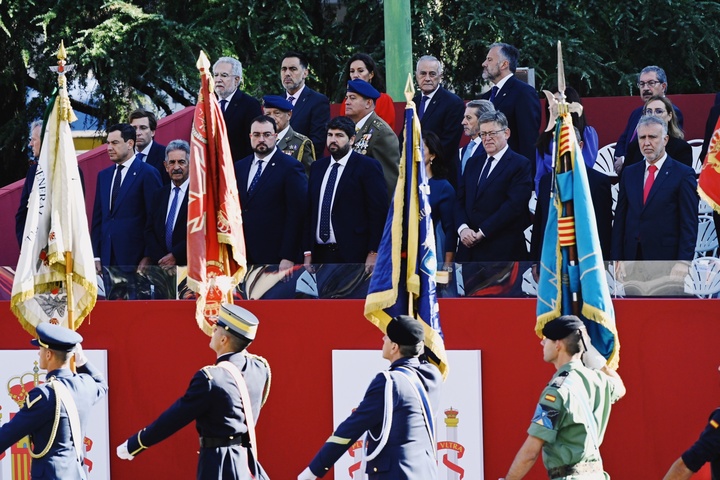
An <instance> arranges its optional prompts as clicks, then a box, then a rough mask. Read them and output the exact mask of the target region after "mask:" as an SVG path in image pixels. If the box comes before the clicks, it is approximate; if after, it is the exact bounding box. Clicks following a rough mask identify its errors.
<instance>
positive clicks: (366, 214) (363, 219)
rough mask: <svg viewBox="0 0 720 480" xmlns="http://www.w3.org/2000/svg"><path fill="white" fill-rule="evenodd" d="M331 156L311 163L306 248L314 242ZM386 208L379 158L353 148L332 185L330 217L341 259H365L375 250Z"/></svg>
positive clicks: (353, 260) (348, 261)
mask: <svg viewBox="0 0 720 480" xmlns="http://www.w3.org/2000/svg"><path fill="white" fill-rule="evenodd" d="M330 160H331V158H330V157H325V158H323V159H321V160H318V161H316V162H315V163H313V164H312V167H310V183H309V186H308V192H309V195H310V207H309V208H310V213H309V215H308V216H309V218H310V221H309V222H308V224H307V225H308V228H306V229H305V242H306V245H305V250H307V251H310V250H312V246H313V245H315V232H316V231H317V228H318V210H319V208H320V202H321V199H320V193H321V189H322V181H323V177H324V176H325V171H326V170H327V169H328V168H329V167H330ZM387 212H388V196H387V190H386V188H385V179H384V178H383V172H382V167H381V166H380V162H378V161H377V160H375V159H374V158H370V157H366V156H364V155H360V154H359V153H357V152H352V153H351V154H350V158H349V159H348V163H347V165H345V170H344V171H343V174H342V176H341V177H340V180H339V181H338V184H337V188H336V189H335V199H334V201H333V207H332V213H331V217H330V221H331V222H332V227H333V231H334V232H335V240H336V241H337V244H338V247H339V249H340V252H339V253H340V256H341V257H342V259H343V262H345V263H365V259H366V257H367V255H368V253H369V252H371V251H374V252H377V250H378V247H379V246H380V239H381V238H382V233H383V229H384V228H385V219H386V217H387Z"/></svg>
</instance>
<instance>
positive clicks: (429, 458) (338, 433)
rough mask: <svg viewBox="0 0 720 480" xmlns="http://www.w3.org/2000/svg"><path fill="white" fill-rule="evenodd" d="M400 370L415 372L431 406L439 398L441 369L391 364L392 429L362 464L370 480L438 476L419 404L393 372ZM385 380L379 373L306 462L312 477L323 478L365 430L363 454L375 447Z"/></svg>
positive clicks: (408, 361) (412, 362) (410, 362)
mask: <svg viewBox="0 0 720 480" xmlns="http://www.w3.org/2000/svg"><path fill="white" fill-rule="evenodd" d="M400 366H405V367H408V368H409V369H411V370H413V371H414V372H416V373H417V375H418V377H419V379H420V381H421V383H422V384H423V386H424V387H425V390H426V391H427V393H428V397H429V399H430V404H431V406H433V408H434V406H435V405H437V403H438V401H439V399H440V385H441V383H442V375H441V374H440V371H439V370H438V369H437V368H436V367H435V366H434V365H431V364H429V363H427V362H421V361H420V360H419V359H418V358H402V359H399V360H397V361H395V362H393V364H392V365H391V366H390V372H391V376H392V378H393V391H392V398H393V416H392V428H391V430H390V435H389V438H388V440H387V444H386V445H385V447H384V448H383V449H382V451H381V452H380V453H379V454H378V455H377V456H376V457H375V458H374V459H373V460H370V461H368V462H367V468H366V470H365V471H366V473H367V474H368V476H369V478H370V479H371V480H428V479H432V478H436V477H437V461H436V459H435V449H434V445H433V444H432V442H431V441H430V437H429V435H428V432H427V429H426V426H425V420H424V418H423V414H422V407H421V405H420V401H419V400H418V399H417V397H416V395H417V394H416V393H415V392H414V391H413V388H414V387H413V386H412V385H411V384H410V383H409V382H407V381H405V380H403V379H399V378H398V377H397V376H399V375H403V374H402V373H399V372H398V373H396V374H395V375H393V374H392V371H393V370H395V369H397V368H398V367H400ZM384 397H385V376H384V375H383V374H382V373H380V374H378V375H377V376H376V377H375V378H374V379H373V381H372V382H371V383H370V386H369V387H368V389H367V392H365V397H364V398H363V400H362V401H361V402H360V405H359V406H358V407H357V409H355V411H353V413H352V414H351V415H350V416H349V417H348V418H347V419H345V421H343V422H342V423H341V424H340V425H339V426H338V428H337V429H336V430H335V432H334V433H333V434H332V436H331V437H330V438H328V440H327V442H326V443H325V445H323V447H322V448H321V449H320V451H319V452H318V454H317V455H316V456H315V458H314V459H313V460H312V462H310V470H312V472H313V474H315V475H317V476H319V477H322V476H323V475H325V473H326V472H327V471H328V470H329V469H330V467H332V465H333V464H334V463H335V462H336V461H337V460H338V459H339V458H340V457H341V456H342V455H343V453H345V451H346V450H347V449H348V448H349V447H350V446H351V445H352V444H353V443H355V441H356V440H357V439H358V438H359V437H360V436H361V435H362V434H364V433H365V432H366V431H369V432H370V434H369V435H368V437H367V440H368V452H369V453H370V454H371V453H372V452H373V451H374V450H375V449H376V448H377V446H378V441H376V440H374V439H379V438H380V437H381V434H382V424H383V414H384V409H385V398H384Z"/></svg>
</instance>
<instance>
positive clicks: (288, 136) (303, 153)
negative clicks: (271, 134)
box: [263, 95, 315, 176]
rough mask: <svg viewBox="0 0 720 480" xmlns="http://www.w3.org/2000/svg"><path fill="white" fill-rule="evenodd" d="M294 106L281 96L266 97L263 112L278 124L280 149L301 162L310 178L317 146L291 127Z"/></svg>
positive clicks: (278, 146)
mask: <svg viewBox="0 0 720 480" xmlns="http://www.w3.org/2000/svg"><path fill="white" fill-rule="evenodd" d="M292 109H293V104H292V103H290V102H288V101H287V100H285V98H283V97H281V96H280V95H265V96H264V97H263V111H264V112H265V115H267V116H269V117H272V118H273V119H274V120H275V123H276V124H277V131H278V134H277V143H276V146H277V148H278V149H280V150H282V152H283V153H284V154H285V155H290V156H291V157H293V158H294V159H296V160H300V161H301V162H302V164H303V166H304V167H305V175H307V176H310V165H312V162H314V161H315V146H314V145H313V143H312V140H310V139H309V138H308V137H306V136H305V135H301V134H299V133H297V132H296V131H295V130H293V128H292V127H291V126H290V119H291V118H292Z"/></svg>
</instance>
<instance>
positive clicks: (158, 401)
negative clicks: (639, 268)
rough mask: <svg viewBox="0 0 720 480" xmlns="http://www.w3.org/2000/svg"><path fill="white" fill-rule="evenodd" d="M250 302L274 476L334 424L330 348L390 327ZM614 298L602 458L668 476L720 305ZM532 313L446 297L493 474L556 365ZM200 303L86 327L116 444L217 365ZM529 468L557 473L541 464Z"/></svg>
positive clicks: (448, 334)
mask: <svg viewBox="0 0 720 480" xmlns="http://www.w3.org/2000/svg"><path fill="white" fill-rule="evenodd" d="M242 305H243V306H245V307H247V308H249V309H251V310H252V311H253V312H255V313H256V314H257V315H258V317H259V318H260V320H261V326H260V330H259V333H258V338H257V340H256V342H255V343H254V344H253V345H252V348H251V351H253V352H254V353H257V354H260V355H263V356H265V357H266V358H267V359H268V361H269V362H270V364H271V366H272V374H273V377H272V390H271V393H270V398H269V400H268V403H267V405H266V406H265V408H264V409H263V410H262V415H261V418H260V422H259V426H258V428H259V431H258V443H259V453H260V459H261V460H262V463H263V465H264V466H265V468H266V469H267V471H268V473H269V475H270V477H271V478H273V479H275V480H278V479H282V480H285V479H291V478H295V477H296V476H297V474H298V473H299V472H300V471H301V470H302V469H303V468H304V467H305V466H306V465H307V463H308V462H309V461H310V459H311V458H312V456H313V455H314V453H315V452H316V450H317V449H318V448H319V447H320V446H321V445H322V443H323V442H324V440H325V439H326V438H327V436H328V435H329V434H330V433H331V430H332V408H331V407H332V397H331V395H332V390H331V367H332V366H331V351H332V350H333V349H377V350H378V355H380V348H381V333H380V332H379V331H378V330H377V329H376V328H375V327H374V326H372V325H371V324H370V323H369V322H367V321H366V320H364V317H363V316H362V310H363V302H362V301H358V300H335V301H320V300H318V301H313V300H307V301H261V302H244V303H243V304H242ZM615 306H616V312H617V318H618V325H619V329H620V334H621V342H622V349H621V360H620V373H621V375H622V376H623V378H624V380H625V383H626V385H627V387H628V395H627V396H626V397H625V398H624V399H623V400H621V401H620V403H618V404H617V405H616V407H615V409H614V410H613V414H612V418H611V422H610V427H609V428H608V431H607V434H606V437H605V441H604V443H603V446H602V448H601V450H602V453H603V458H604V460H605V467H606V470H607V471H608V472H610V474H611V475H612V478H613V479H615V480H625V479H627V480H631V479H632V480H636V479H640V478H643V479H646V478H662V475H663V474H664V472H665V471H666V470H667V468H669V466H670V464H671V463H672V462H673V461H674V460H675V459H676V458H677V457H678V455H679V454H680V453H682V451H683V450H684V449H685V448H686V447H687V446H689V445H690V444H691V443H692V442H693V441H694V440H695V439H696V438H697V435H698V434H699V432H700V430H701V429H702V428H703V426H704V424H705V422H706V420H707V416H708V414H709V413H710V411H711V410H712V409H713V408H715V407H716V406H717V405H718V400H719V399H720V395H718V394H719V393H720V391H719V389H718V379H719V377H718V373H717V366H718V364H720V351H719V350H718V347H717V339H718V338H720V321H719V320H720V301H716V300H705V301H700V300H620V301H617V302H616V303H615ZM534 309H535V301H534V300H506V299H451V300H441V318H442V324H443V328H444V332H445V338H446V346H447V348H448V349H480V350H482V365H483V393H484V398H483V401H484V412H483V418H484V421H485V424H484V432H485V433H484V435H485V436H484V443H485V452H484V453H485V477H486V478H487V479H494V478H498V477H500V476H502V475H504V474H505V473H506V470H507V468H508V467H509V465H510V463H511V461H512V459H513V457H514V455H515V453H516V451H517V449H518V448H519V447H520V445H521V443H522V441H523V440H524V438H525V436H526V434H525V431H526V428H527V426H528V422H529V420H530V417H531V415H532V413H533V411H534V405H535V402H536V401H537V398H538V396H539V394H540V391H541V390H542V388H543V386H544V385H545V383H546V382H547V380H549V378H550V377H551V376H552V374H553V368H552V366H550V365H548V364H545V363H543V362H542V359H541V355H542V354H541V347H540V345H539V339H538V338H537V337H536V336H535V335H534V333H533V325H534ZM0 312H2V313H0V322H2V325H4V328H3V330H2V332H3V334H2V336H1V337H0V349H25V348H32V347H30V345H29V344H28V340H29V336H28V334H27V333H26V332H25V331H24V330H23V329H22V328H21V327H20V325H19V323H18V322H17V320H16V319H15V317H13V316H12V314H11V313H10V312H9V306H8V304H7V302H2V303H0ZM193 312H194V304H193V303H191V302H187V301H155V302H119V301H118V302H100V303H98V305H97V307H96V308H95V310H94V311H93V314H92V315H91V317H90V318H89V319H88V320H86V321H85V323H84V324H83V325H82V326H81V327H80V333H82V334H83V335H84V337H85V343H84V345H85V347H86V348H101V349H107V350H108V368H109V382H110V394H109V401H110V443H111V445H113V446H115V445H118V444H120V443H121V442H122V441H124V440H125V438H127V437H128V436H130V435H132V434H133V433H135V432H136V431H137V430H138V429H140V428H142V427H143V426H145V425H146V424H147V423H149V422H150V421H152V420H153V419H154V418H155V417H156V416H157V415H158V414H159V413H160V412H161V411H162V410H163V409H165V408H166V407H167V406H169V405H170V403H171V402H172V401H174V400H175V399H176V398H177V397H178V396H180V395H181V394H182V393H183V392H184V390H185V388H186V387H187V384H188V382H189V380H190V377H191V376H192V374H193V373H194V372H195V371H196V370H197V369H198V368H200V367H201V366H203V365H206V364H209V363H212V362H213V361H214V354H213V352H212V351H211V350H210V349H209V348H208V346H207V344H208V341H209V338H208V337H206V336H205V335H203V334H202V333H201V332H200V330H199V329H198V328H197V326H196V325H195V323H194V321H193V319H192V315H193ZM451 367H452V366H451ZM451 374H452V373H451ZM196 452H197V437H196V435H195V431H194V429H193V428H192V427H189V428H185V429H183V430H182V431H181V432H179V433H178V434H176V435H175V436H173V437H171V438H170V439H168V440H166V441H165V442H163V443H161V444H159V445H157V446H155V447H153V448H151V449H150V450H149V451H147V452H144V453H143V454H142V455H140V456H139V457H138V458H136V459H135V460H133V461H132V462H122V461H120V460H117V459H116V457H115V454H114V447H113V451H112V452H111V471H112V475H113V479H115V480H117V479H120V480H123V479H131V478H139V479H146V478H163V479H165V478H173V479H178V480H183V479H188V480H189V479H192V478H194V475H195V474H194V472H195V466H196V458H197V455H196ZM326 478H330V477H329V476H328V477H326ZM527 478H530V479H538V480H539V479H545V478H547V476H546V475H545V473H544V471H543V470H542V467H541V466H540V465H539V464H538V465H536V467H535V468H534V469H533V470H532V472H531V474H530V475H529V476H528V477H527ZM695 478H700V479H703V478H704V479H709V475H708V474H707V472H706V471H705V472H704V473H703V474H702V475H699V476H697V477H695Z"/></svg>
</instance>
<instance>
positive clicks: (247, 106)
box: [223, 90, 263, 161]
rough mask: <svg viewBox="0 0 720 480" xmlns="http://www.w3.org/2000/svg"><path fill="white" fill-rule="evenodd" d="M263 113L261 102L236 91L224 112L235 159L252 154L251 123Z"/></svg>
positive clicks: (231, 149)
mask: <svg viewBox="0 0 720 480" xmlns="http://www.w3.org/2000/svg"><path fill="white" fill-rule="evenodd" d="M262 113H263V112H262V108H261V107H260V102H258V101H257V100H255V99H254V98H253V97H251V96H250V95H248V94H247V93H245V92H242V91H240V90H236V91H235V94H234V95H233V96H232V99H231V100H230V103H228V104H227V106H226V107H225V111H224V112H223V117H225V126H226V127H227V135H228V141H229V142H230V151H231V152H232V158H233V161H238V160H240V159H241V158H245V157H247V156H248V155H251V154H252V147H251V146H250V125H252V121H253V119H254V118H255V117H257V116H259V115H262Z"/></svg>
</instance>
